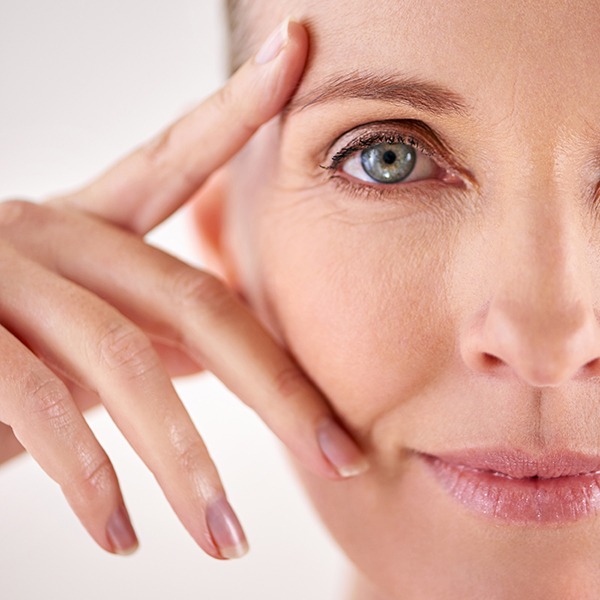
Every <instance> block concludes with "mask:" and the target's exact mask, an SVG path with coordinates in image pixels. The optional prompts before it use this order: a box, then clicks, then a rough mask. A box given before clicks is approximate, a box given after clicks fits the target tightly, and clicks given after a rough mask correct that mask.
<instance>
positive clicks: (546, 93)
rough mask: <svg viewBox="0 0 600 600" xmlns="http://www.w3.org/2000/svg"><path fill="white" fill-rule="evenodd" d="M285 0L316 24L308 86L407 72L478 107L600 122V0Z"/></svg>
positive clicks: (289, 9)
mask: <svg viewBox="0 0 600 600" xmlns="http://www.w3.org/2000/svg"><path fill="white" fill-rule="evenodd" d="M277 5H278V9H279V11H280V12H281V14H287V13H289V14H292V15H294V16H295V17H296V18H299V19H301V20H303V21H305V22H307V23H308V24H309V27H310V30H311V44H312V56H311V62H310V64H309V68H308V69H307V72H306V76H305V78H304V80H303V82H302V86H301V90H300V91H301V92H302V91H303V90H306V89H310V87H311V86H313V85H314V84H316V83H318V82H319V81H322V80H323V79H325V78H327V77H329V76H331V75H339V74H340V73H351V72H355V71H362V72H373V71H376V72H382V73H385V74H390V73H392V74H393V73H401V74H402V75H405V76H409V77H410V76H416V77H420V78H423V77H426V78H427V79H429V80H432V81H435V82H437V83H440V84H442V85H445V86H447V87H450V88H452V89H454V90H456V91H458V92H459V93H461V94H462V95H463V96H465V97H466V98H468V100H469V101H470V102H472V104H473V105H475V106H482V105H483V106H487V107H489V108H490V109H492V108H494V107H496V108H497V109H499V110H500V111H504V112H506V111H507V110H512V108H511V107H512V106H516V105H518V106H520V107H521V108H522V109H523V110H526V111H531V115H532V116H533V115H538V118H539V120H540V121H544V120H546V119H547V118H548V116H549V115H548V114H547V113H552V114H554V113H556V112H563V113H564V112H565V110H568V111H576V112H581V114H582V115H585V116H586V117H589V116H590V111H592V112H595V115H594V118H593V120H596V118H597V119H598V120H600V103H598V102H597V101H596V95H597V90H598V86H599V85H600V61H599V60H598V56H599V51H600V19H599V18H598V16H597V13H598V9H600V2H596V1H588V2H580V3H579V2H578V3H571V2H565V1H564V0H534V1H532V0H529V1H528V0H508V1H504V2H497V1H495V0H453V1H452V2H439V0H416V1H415V0H412V1H405V0H380V1H379V2H364V0H344V2H339V1H338V0H330V1H329V0H304V1H303V0H286V1H285V2H283V3H277ZM263 23H264V21H263ZM270 25H271V23H269V24H268V25H266V27H269V26H270ZM490 99H493V100H494V102H493V103H492V104H490ZM497 117H498V118H503V115H502V114H498V115H497Z"/></svg>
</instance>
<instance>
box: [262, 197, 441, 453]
mask: <svg viewBox="0 0 600 600" xmlns="http://www.w3.org/2000/svg"><path fill="white" fill-rule="evenodd" d="M277 204H278V208H277V209H276V210H272V209H271V210H265V211H264V213H263V215H262V218H261V220H260V223H259V237H260V246H259V248H260V260H259V264H260V265H261V274H260V279H261V281H262V285H263V293H264V297H265V300H266V306H267V307H268V312H269V318H270V319H271V321H272V322H273V326H274V328H275V329H277V330H278V331H279V332H280V335H281V336H282V337H283V339H284V342H285V344H286V345H287V346H288V348H290V350H291V351H292V352H293V353H294V355H295V356H296V358H297V359H298V361H299V362H300V363H301V365H302V366H303V367H304V369H305V370H306V372H307V373H309V374H310V375H311V377H312V378H313V379H314V380H315V382H316V383H317V385H318V386H319V387H320V388H321V389H322V390H323V391H324V392H325V394H326V395H327V396H328V398H329V399H330V401H331V402H332V404H333V405H334V408H335V409H336V410H337V412H338V414H339V415H340V416H341V417H342V418H344V419H345V420H346V422H347V423H348V424H349V425H350V426H351V427H353V428H354V429H355V430H357V431H358V432H360V431H361V430H362V431H363V432H365V433H366V432H369V431H371V429H372V428H373V426H374V424H375V423H376V422H377V420H378V419H379V417H381V416H382V415H383V414H384V413H387V412H389V411H393V410H394V411H395V410H398V409H400V408H401V406H402V403H403V401H404V400H405V399H409V398H414V397H415V396H417V395H418V393H419V391H420V390H421V389H422V388H423V387H424V386H427V385H428V384H429V383H430V382H431V381H432V379H434V378H435V375H436V372H437V371H438V370H439V369H440V367H441V363H442V362H443V360H442V357H443V356H444V354H445V352H446V350H445V347H446V344H447V342H448V340H449V333H448V331H447V330H445V327H447V325H444V324H445V323H446V324H447V323H448V322H449V321H448V319H445V318H444V315H445V306H446V302H445V295H444V289H445V286H444V264H443V263H442V261H441V260H440V257H443V256H447V252H446V251H445V246H446V244H445V243H444V242H443V241H442V239H443V238H441V237H440V236H439V235H435V234H434V233H435V232H433V231H432V232H431V233H430V234H429V235H424V231H423V227H421V226H417V225H415V224H413V225H412V226H411V225H410V224H408V223H406V222H404V221H403V220H402V219H393V218H392V219H387V220H386V219H376V220H375V221H374V222H371V221H372V219H369V218H367V213H368V212H369V209H368V208H367V207H365V208H366V210H365V209H363V207H361V208H360V209H359V210H358V211H356V212H354V213H353V214H352V216H349V214H350V213H348V212H347V211H345V210H341V211H335V212H332V211H331V205H329V210H326V209H325V208H324V207H325V206H326V202H325V199H324V198H323V197H319V196H313V197H310V198H303V199H302V200H301V201H298V200H297V198H296V199H295V200H294V201H292V199H291V198H286V194H285V193H284V194H283V195H281V196H279V197H278V199H277ZM270 206H273V205H270ZM282 207H283V208H282ZM359 213H360V214H359ZM437 233H439V232H437ZM395 443H396V444H397V443H398V440H397V439H396V440H395Z"/></svg>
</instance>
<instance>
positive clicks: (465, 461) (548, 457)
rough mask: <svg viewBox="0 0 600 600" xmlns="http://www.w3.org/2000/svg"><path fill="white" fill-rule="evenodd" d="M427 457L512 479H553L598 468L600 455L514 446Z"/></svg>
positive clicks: (599, 468) (599, 467)
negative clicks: (539, 451) (536, 453)
mask: <svg viewBox="0 0 600 600" xmlns="http://www.w3.org/2000/svg"><path fill="white" fill-rule="evenodd" d="M430 456H434V457H435V458H439V459H440V460H442V461H444V462H446V463H449V464H452V465H456V466H464V467H467V468H470V469H478V470H482V471H493V472H496V473H501V474H503V475H507V476H508V477H513V478H515V479H523V478H526V477H539V478H540V479H552V478H556V477H573V476H576V475H583V474H586V473H594V472H596V471H600V455H591V454H584V453H581V452H573V451H571V450H561V451H552V452H548V453H545V454H544V455H541V456H534V455H532V454H529V453H527V452H525V451H523V450H517V449H503V448H470V449H466V450H461V451H456V452H445V453H443V454H435V455H430Z"/></svg>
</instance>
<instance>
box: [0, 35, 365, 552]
mask: <svg viewBox="0 0 600 600" xmlns="http://www.w3.org/2000/svg"><path fill="white" fill-rule="evenodd" d="M292 30H293V36H292V39H290V43H289V44H287V47H286V48H285V51H282V52H279V53H278V54H277V53H273V52H272V53H271V54H272V56H271V59H272V60H269V61H265V60H262V61H261V62H260V63H259V62H257V61H256V60H254V59H251V60H249V61H248V63H247V64H246V65H245V66H244V67H243V68H241V69H240V70H239V72H238V73H237V74H236V75H235V76H234V77H233V78H232V79H231V80H230V81H229V82H228V83H227V84H226V85H225V87H224V88H223V89H221V90H219V91H218V92H216V93H215V94H214V96H212V97H211V98H209V99H207V100H206V101H205V102H204V103H203V104H201V105H200V106H199V107H198V108H196V109H195V110H194V111H192V112H191V113H190V114H188V115H186V116H184V117H182V119H180V120H179V121H178V122H177V123H175V124H174V125H172V126H171V127H169V128H168V129H166V130H165V131H164V132H162V133H161V134H160V135H158V136H157V137H156V139H153V140H151V141H150V142H149V143H146V144H144V145H143V146H141V147H140V148H139V149H138V150H136V151H135V152H134V153H133V154H131V156H129V157H126V158H125V159H123V160H122V161H120V162H119V163H117V164H116V165H115V166H114V167H113V168H112V169H110V170H109V171H108V172H107V173H105V174H103V175H102V176H101V177H99V178H98V179H97V180H95V181H93V182H91V183H90V184H89V185H87V186H85V187H84V188H83V189H80V190H77V191H75V192H74V193H72V194H69V195H68V196H64V197H57V198H52V199H50V200H47V201H46V202H43V203H41V204H33V203H30V202H25V201H19V200H12V201H5V202H3V203H2V204H0V240H1V242H0V270H1V274H0V280H1V281H2V286H1V289H0V354H1V355H2V357H3V360H2V365H1V367H0V398H1V401H0V462H3V461H6V460H8V459H9V458H10V457H12V456H14V455H15V454H18V453H19V452H20V451H22V450H24V449H25V450H27V451H28V452H29V453H30V454H31V455H32V456H33V458H34V459H35V460H37V462H38V463H39V464H40V466H41V467H42V468H43V469H44V470H45V471H46V472H47V473H48V475H49V476H50V477H52V478H53V479H54V480H56V481H57V482H58V483H59V484H60V486H61V487H62V490H63V492H64V494H65V497H66V499H67V500H68V502H69V503H70V505H71V507H72V508H73V510H74V512H75V513H76V514H77V516H78V517H79V518H80V520H81V521H82V523H83V525H84V526H85V527H86V529H87V530H88V531H89V533H90V535H91V536H92V537H93V538H94V539H95V540H96V542H97V543H98V544H99V545H100V546H101V547H102V548H104V549H105V550H107V551H109V552H115V553H129V552H131V551H133V550H134V549H135V548H136V546H137V538H136V534H135V532H134V531H133V529H132V527H131V523H130V521H129V518H128V515H127V510H126V508H125V505H124V500H123V497H122V494H121V491H120V488H119V484H118V481H117V477H116V474H115V471H114V468H113V465H112V464H111V462H110V460H109V459H108V457H107V455H106V453H105V452H104V450H103V449H102V447H101V446H100V444H99V443H98V441H97V440H96V438H95V437H94V435H93V433H92V431H91V430H90V429H89V427H88V425H87V423H86V421H85V420H84V418H83V416H82V413H81V411H82V410H84V409H85V408H87V407H89V406H91V405H94V404H96V403H98V402H102V403H103V404H104V405H105V407H106V409H107V410H108V412H109V413H110V415H111V417H112V418H113V419H114V421H115V422H116V424H117V425H118V427H119V428H120V430H121V432H122V433H123V435H124V436H125V437H126V438H127V440H128V441H129V442H130V444H131V445H132V447H133V448H134V449H135V451H136V452H137V453H138V454H139V455H140V457H141V458H142V459H143V460H144V462H145V463H146V465H147V466H148V468H149V469H150V470H151V471H152V472H153V474H154V475H155V477H156V479H157V481H158V483H159V485H160V486H161V487H162V489H163V491H164V493H165V495H166V497H167V498H168V500H169V502H170V503H171V505H172V507H173V509H174V510H175V512H176V513H177V515H178V517H179V518H180V520H181V522H182V523H183V524H184V525H185V527H186V528H187V529H188V531H189V532H190V534H191V535H192V537H193V538H194V539H195V540H196V542H197V543H198V544H199V545H200V547H201V548H202V549H203V550H204V551H205V552H207V553H208V554H209V555H210V556H213V557H214V558H219V559H222V558H235V557H238V556H240V555H242V554H243V553H244V552H245V551H246V550H247V542H246V540H245V536H244V533H243V530H242V528H241V526H240V524H239V522H238V521H237V518H236V517H235V514H234V513H233V511H232V509H231V507H230V506H229V504H228V503H227V499H226V493H225V490H224V489H223V486H222V483H221V481H220V478H219V475H218V472H217V469H216V466H215V465H214V463H213V462H212V460H211V458H210V456H209V454H208V451H207V448H206V447H205V445H204V443H203V441H202V439H201V438H200V436H199V434H198V432H197V430H196V429H195V427H194V425H193V423H192V421H191V419H190V417H189V415H188V414H187V412H186V411H185V409H184V407H183V405H182V404H181V402H180V401H179V399H178V397H177V394H176V392H175V390H174V388H173V385H172V383H171V381H170V376H174V375H178V374H185V373H193V372H198V371H200V370H202V369H203V368H208V369H210V370H211V371H213V372H214V373H215V374H216V375H217V376H218V377H220V378H221V380H222V381H223V382H224V383H225V384H226V385H227V386H228V387H230V389H231V390H233V391H234V392H235V393H236V394H237V395H238V396H239V397H240V398H241V399H242V400H243V401H244V402H245V403H247V404H248V405H249V406H250V407H252V408H253V409H254V410H256V412H257V413H258V414H259V415H261V416H262V417H263V419H264V421H265V423H267V425H268V426H269V427H270V428H271V429H272V430H273V432H274V433H275V434H276V435H278V436H279V437H280V438H281V440H282V441H284V443H285V444H286V445H287V446H288V448H289V449H290V451H291V452H293V453H294V454H296V455H297V458H298V460H299V461H301V462H303V463H304V464H305V465H306V467H307V468H308V469H310V470H312V471H313V472H314V473H315V474H316V475H317V476H318V477H323V478H332V479H336V480H339V479H342V478H343V477H348V476H352V475H356V474H358V473H359V472H360V471H364V469H365V468H367V467H368V464H367V463H366V462H365V459H364V457H363V455H362V453H361V451H360V449H359V448H358V447H357V446H356V444H355V443H354V441H352V439H351V438H350V437H349V436H348V434H347V433H345V432H344V431H343V429H342V428H341V425H339V424H336V419H335V415H334V413H333V411H332V408H331V406H330V405H329V404H328V402H327V399H326V398H324V397H323V395H322V394H321V393H320V391H319V390H317V389H316V388H315V387H314V385H313V384H312V383H311V382H310V380H309V379H307V378H306V376H305V375H304V374H303V373H302V372H301V370H300V369H299V367H298V365H297V364H296V363H295V362H294V360H293V358H292V357H291V356H290V355H289V354H288V353H287V352H286V351H285V349H283V348H281V347H280V346H279V345H277V344H276V342H275V341H274V340H273V339H272V337H271V336H269V334H268V332H267V331H266V330H265V328H264V327H263V326H262V325H261V324H260V323H259V322H258V320H257V319H256V317H255V316H254V315H253V314H252V313H251V312H250V311H249V310H248V308H247V307H246V306H244V304H243V303H242V302H241V301H240V299H239V298H238V297H237V296H236V295H235V294H234V293H232V291H231V290H230V289H228V288H227V287H226V285H225V284H224V283H223V281H221V280H219V279H217V278H215V277H214V275H212V274H209V273H207V272H203V271H198V270H195V269H193V268H191V267H189V266H188V265H185V264H183V263H181V262H180V261H178V260H176V259H174V258H173V257H171V256H169V255H167V254H165V253H163V252H160V251H157V250H156V249H153V248H151V247H149V246H147V245H146V244H145V243H144V240H143V235H144V234H145V233H146V232H148V231H149V230H150V229H152V228H153V227H154V226H155V225H157V224H158V223H160V222H161V221H163V220H164V219H165V218H166V217H167V216H169V215H170V214H171V213H172V212H173V211H174V210H176V209H177V208H178V207H179V206H181V205H182V204H183V203H184V202H186V201H188V200H189V199H190V198H191V197H192V196H193V195H194V194H195V193H196V192H197V191H198V190H201V189H202V186H203V185H204V184H205V182H206V180H207V179H208V178H209V177H210V175H211V174H212V173H213V172H214V171H215V170H216V169H218V168H219V167H220V166H222V165H223V164H224V163H226V162H227V160H228V159H230V158H231V156H232V155H233V154H234V153H235V152H236V151H237V150H238V149H239V148H240V147H242V146H243V145H244V144H245V143H246V142H247V141H248V139H249V138H250V137H251V135H252V134H253V133H254V131H255V130H256V129H257V128H258V127H259V126H260V125H261V124H262V123H264V122H265V121H268V120H269V119H271V118H272V117H273V116H274V115H276V114H277V113H278V112H279V111H280V110H281V108H282V107H283V106H284V105H285V103H286V102H287V100H288V98H289V95H290V93H291V92H292V90H293V89H294V87H295V85H296V83H297V81H298V78H299V77H300V75H301V73H302V70H303V67H304V64H305V60H306V52H307V35H306V32H305V30H304V29H303V28H302V27H301V26H300V25H295V26H293V27H292ZM263 58H264V55H263ZM32 290H34V291H35V292H36V293H31V292H32Z"/></svg>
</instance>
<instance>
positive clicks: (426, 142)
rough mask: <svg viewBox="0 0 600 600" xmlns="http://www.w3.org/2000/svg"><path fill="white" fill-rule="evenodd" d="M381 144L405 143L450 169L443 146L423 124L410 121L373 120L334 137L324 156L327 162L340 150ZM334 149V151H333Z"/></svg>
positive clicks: (447, 152) (445, 149)
mask: <svg viewBox="0 0 600 600" xmlns="http://www.w3.org/2000/svg"><path fill="white" fill-rule="evenodd" d="M345 139H348V142H346V143H343V140H345ZM384 141H388V142H390V143H396V144H397V143H406V142H405V141H408V142H409V143H410V144H411V145H413V146H415V147H417V148H418V150H420V151H422V152H424V153H425V154H428V155H430V156H433V157H434V158H437V159H439V160H440V161H441V162H443V163H444V164H449V166H452V165H451V163H450V162H449V161H448V160H447V159H446V157H445V155H447V154H450V150H449V149H448V147H447V145H446V144H445V143H444V142H443V141H442V140H440V139H439V136H437V135H436V134H435V132H434V131H433V130H432V129H431V128H430V127H429V126H427V125H426V124H425V123H423V122H422V121H416V120H412V119H406V120H397V119H395V120H389V121H375V122H372V123H364V124H362V125H359V126H358V127H355V128H353V129H351V130H350V131H347V132H346V133H344V134H342V135H341V136H340V137H338V138H337V139H336V140H335V141H334V142H333V143H332V144H331V145H330V146H329V148H327V150H326V152H325V156H326V157H327V161H328V162H330V161H331V160H332V159H333V158H335V156H337V155H339V154H340V153H342V152H344V151H348V150H353V149H354V150H358V149H359V148H361V147H362V148H365V147H368V144H369V143H371V144H373V145H374V144H376V143H381V142H384ZM361 142H362V143H361ZM336 148H337V150H335V152H334V149H336Z"/></svg>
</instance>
